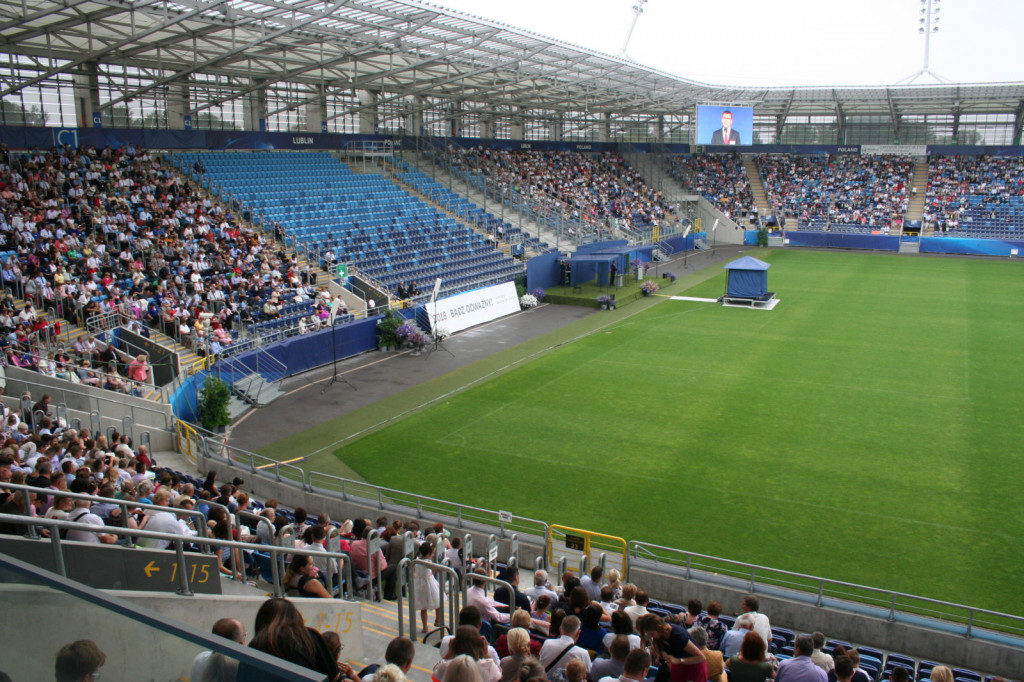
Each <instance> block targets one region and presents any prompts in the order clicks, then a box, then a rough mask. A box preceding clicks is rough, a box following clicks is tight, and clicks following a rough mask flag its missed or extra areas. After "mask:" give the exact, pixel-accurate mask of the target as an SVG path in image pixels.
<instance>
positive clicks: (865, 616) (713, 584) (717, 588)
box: [198, 454, 1024, 677]
mask: <svg viewBox="0 0 1024 682" xmlns="http://www.w3.org/2000/svg"><path fill="white" fill-rule="evenodd" d="M198 466H199V470H200V472H202V473H204V474H205V473H207V472H208V471H210V470H213V471H216V472H217V477H218V479H220V480H230V479H231V478H234V477H235V476H240V477H242V478H243V479H244V480H245V481H246V487H247V488H248V489H250V490H251V491H252V492H253V494H255V495H256V496H257V497H259V498H262V499H268V498H271V497H273V498H276V499H279V500H282V501H287V503H288V504H291V505H293V506H302V507H304V508H306V509H308V510H315V511H316V512H321V511H325V512H327V513H329V514H330V515H331V518H333V519H349V518H358V517H362V518H369V519H371V520H374V519H376V518H377V517H378V516H382V515H384V516H388V517H389V518H396V517H397V518H404V519H418V520H421V522H422V521H427V522H430V523H434V522H437V521H443V522H444V524H445V528H446V529H448V530H450V531H451V532H452V533H454V534H457V535H460V536H462V535H465V534H471V535H472V536H473V545H474V548H476V549H475V552H474V553H475V554H481V553H483V552H485V551H486V550H485V549H483V548H486V547H487V544H486V543H487V539H488V536H489V535H492V534H493V535H496V536H497V537H498V543H499V554H498V556H499V557H500V558H504V557H508V555H509V552H510V545H511V543H510V540H511V538H510V536H509V534H507V533H506V534H505V535H502V531H501V529H500V528H496V527H491V526H487V525H484V524H482V523H474V522H472V521H466V520H463V521H462V522H460V521H459V519H454V518H448V517H445V516H443V515H439V514H434V513H430V512H424V511H423V510H422V509H417V508H413V507H407V506H403V505H399V504H396V503H393V502H391V501H389V500H387V499H386V498H385V497H381V498H380V499H378V500H367V499H358V498H356V497H354V496H353V495H351V494H348V495H346V496H345V497H344V498H343V497H342V496H341V495H340V494H338V493H327V492H323V491H315V490H307V489H301V486H298V485H297V484H296V483H294V482H290V481H287V480H280V479H277V478H276V475H275V474H274V473H273V469H272V468H267V469H264V470H257V469H255V468H253V467H250V466H247V465H245V464H242V463H241V462H238V461H233V462H226V461H225V460H223V459H219V458H214V457H209V456H206V455H203V454H200V456H199V462H198ZM545 553H546V546H545V538H541V537H537V536H529V535H522V534H521V535H519V556H518V557H517V559H518V562H519V565H520V566H521V567H522V570H523V571H524V572H526V573H527V574H528V572H529V569H530V568H532V567H533V566H534V565H535V562H536V560H537V558H538V557H542V556H545ZM556 561H557V557H556ZM554 568H555V567H551V566H549V571H554ZM569 568H572V569H574V570H577V571H578V569H579V567H578V566H572V565H570V566H569ZM683 570H684V569H680V568H676V567H673V566H669V565H666V564H660V565H659V564H654V563H652V562H645V561H641V560H631V564H630V569H629V576H628V578H629V580H630V581H631V582H634V583H636V584H639V585H641V586H643V587H644V588H645V589H646V590H647V591H648V593H649V594H651V596H652V597H653V598H656V599H659V600H664V601H670V602H675V603H682V604H685V603H686V601H687V600H688V599H690V598H693V597H696V598H698V599H700V600H701V601H702V602H703V603H705V604H707V603H708V602H709V601H711V600H712V599H715V600H718V601H719V602H721V603H722V604H723V606H724V613H727V614H735V613H739V611H740V605H741V603H742V600H743V597H744V596H745V595H747V594H749V592H748V589H749V588H748V585H747V583H746V581H744V580H738V579H732V580H729V579H725V580H723V579H722V578H721V577H717V579H714V578H715V577H714V576H711V577H709V578H710V579H707V580H704V579H700V578H694V577H691V578H687V577H686V576H685V575H684V574H683V573H682V571H683ZM525 579H526V578H524V580H525ZM776 593H778V594H776ZM757 596H758V599H759V600H760V602H761V611H762V612H764V613H766V614H768V616H769V617H770V618H771V620H772V622H773V623H774V624H776V625H780V626H782V627H788V628H790V629H795V630H797V631H804V632H812V631H816V630H817V631H821V632H824V633H826V635H828V636H829V637H832V638H839V639H845V640H847V641H852V642H854V643H856V644H860V645H867V646H874V647H878V648H882V649H886V650H889V651H899V652H902V653H906V654H909V655H911V656H915V657H917V658H921V659H927V660H935V661H943V662H948V663H953V664H954V665H956V666H958V667H965V668H970V669H973V670H977V671H979V672H983V673H986V674H999V675H1004V676H1006V675H1009V676H1011V677H1012V676H1014V671H1020V670H1024V647H1022V646H1020V645H1019V644H1018V645H1016V646H1014V645H1013V643H1012V642H1011V641H1010V640H1009V638H1006V640H1005V641H1004V639H1003V638H1001V637H999V636H998V635H996V636H995V638H994V639H993V640H991V641H990V640H988V639H981V638H977V637H975V638H967V637H964V636H963V635H962V634H959V633H955V632H945V631H943V630H942V629H936V628H933V627H925V626H924V624H923V623H924V621H923V620H922V621H921V623H914V622H903V621H900V620H897V621H895V622H893V621H889V620H887V619H886V618H885V617H879V616H877V615H871V614H870V611H872V610H871V609H869V608H867V607H860V606H859V605H856V604H853V603H850V608H848V609H839V608H828V607H822V606H817V605H815V604H813V603H809V602H811V601H812V599H813V596H814V595H809V594H807V593H800V594H799V595H797V594H796V593H794V597H791V598H788V597H786V596H784V590H781V589H779V590H775V589H771V588H762V590H759V591H758V592H757ZM800 597H802V598H800Z"/></svg>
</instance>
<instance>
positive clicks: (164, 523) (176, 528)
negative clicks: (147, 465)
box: [139, 487, 185, 549]
mask: <svg viewBox="0 0 1024 682" xmlns="http://www.w3.org/2000/svg"><path fill="white" fill-rule="evenodd" d="M153 504H156V505H159V506H161V507H168V506H170V504H171V491H170V488H167V487H162V488H160V489H159V490H157V491H156V493H154V495H153ZM139 530H151V531H153V532H156V533H170V534H172V535H184V534H185V533H184V531H183V530H182V527H181V524H179V523H178V518H177V517H176V516H175V515H174V513H173V512H169V511H156V510H153V509H147V510H146V517H145V518H144V519H142V523H140V524H139ZM139 546H140V547H148V548H150V549H167V548H168V547H170V546H171V541H170V540H160V539H157V538H142V539H140V540H139Z"/></svg>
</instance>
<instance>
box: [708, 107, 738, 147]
mask: <svg viewBox="0 0 1024 682" xmlns="http://www.w3.org/2000/svg"><path fill="white" fill-rule="evenodd" d="M739 143H740V134H739V133H738V132H736V131H735V130H733V129H732V112H731V111H729V110H728V109H727V110H725V111H723V112H722V127H721V128H719V129H718V130H716V131H715V132H714V133H712V134H711V144H739Z"/></svg>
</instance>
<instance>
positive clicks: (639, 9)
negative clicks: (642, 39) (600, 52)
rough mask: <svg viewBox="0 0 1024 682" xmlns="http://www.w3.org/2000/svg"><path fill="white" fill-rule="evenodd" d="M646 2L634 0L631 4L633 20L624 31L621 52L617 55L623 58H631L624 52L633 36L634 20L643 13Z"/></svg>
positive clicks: (645, 0)
mask: <svg viewBox="0 0 1024 682" xmlns="http://www.w3.org/2000/svg"><path fill="white" fill-rule="evenodd" d="M646 4H647V0H636V4H635V5H633V21H632V22H631V23H630V24H629V31H628V32H627V33H626V40H625V42H623V43H622V52H620V53H619V56H620V57H622V58H623V59H631V57H630V56H629V55H628V54H626V48H627V47H629V41H630V39H631V38H632V37H633V29H635V28H636V22H637V21H638V20H639V19H640V15H641V14H643V13H644V5H646Z"/></svg>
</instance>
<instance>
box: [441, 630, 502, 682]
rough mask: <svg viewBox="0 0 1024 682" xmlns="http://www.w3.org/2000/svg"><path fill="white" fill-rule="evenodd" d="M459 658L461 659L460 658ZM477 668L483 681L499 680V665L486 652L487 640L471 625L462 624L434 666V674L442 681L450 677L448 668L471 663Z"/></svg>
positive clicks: (494, 681) (493, 681) (456, 667)
mask: <svg viewBox="0 0 1024 682" xmlns="http://www.w3.org/2000/svg"><path fill="white" fill-rule="evenodd" d="M460 659H461V660H460ZM473 664H475V666H476V669H477V670H479V674H480V675H481V676H482V678H483V682H499V681H500V680H501V667H500V665H497V664H495V662H494V660H493V659H492V658H491V657H490V656H488V654H487V640H486V639H484V638H483V637H482V636H481V635H480V632H479V630H477V629H476V628H474V627H473V626H471V625H462V626H459V628H458V629H457V630H456V631H455V636H454V637H453V638H452V640H451V643H450V645H449V647H448V650H447V651H446V652H445V653H443V654H442V656H441V660H440V661H439V662H438V664H437V665H435V666H434V676H435V677H437V679H439V680H441V681H442V682H444V680H447V679H450V677H451V673H450V672H449V668H454V669H455V670H458V668H459V667H460V666H462V665H473Z"/></svg>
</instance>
